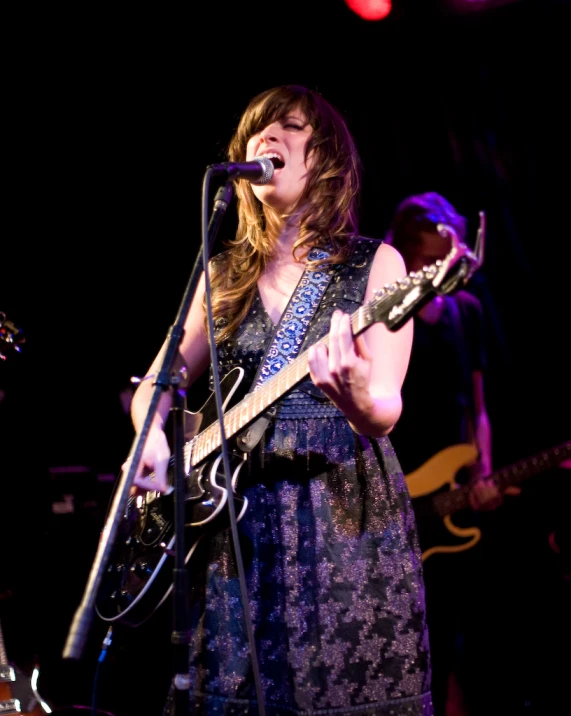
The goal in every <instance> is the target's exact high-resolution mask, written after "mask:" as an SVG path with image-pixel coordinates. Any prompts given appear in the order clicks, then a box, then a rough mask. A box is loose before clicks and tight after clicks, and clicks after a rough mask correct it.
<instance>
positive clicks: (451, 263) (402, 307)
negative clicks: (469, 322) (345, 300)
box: [365, 211, 486, 331]
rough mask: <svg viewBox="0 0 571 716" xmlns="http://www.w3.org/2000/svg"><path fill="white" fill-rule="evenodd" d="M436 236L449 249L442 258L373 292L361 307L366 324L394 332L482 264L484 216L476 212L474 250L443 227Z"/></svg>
mask: <svg viewBox="0 0 571 716" xmlns="http://www.w3.org/2000/svg"><path fill="white" fill-rule="evenodd" d="M437 230H438V233H439V234H440V235H441V236H442V237H444V238H448V239H450V242H451V247H450V250H449V252H448V253H447V254H446V256H445V257H444V258H443V259H439V260H438V261H436V262H435V263H433V264H431V265H430V266H424V267H423V269H422V271H411V272H410V273H409V274H408V275H407V276H404V277H403V278H402V279H400V280H399V281H397V282H396V283H392V284H388V285H386V286H384V287H383V288H382V289H380V290H378V291H375V298H374V299H373V300H372V301H371V302H370V303H369V304H368V305H367V306H366V307H365V308H366V310H367V313H368V319H367V325H370V323H374V322H377V321H381V322H383V323H384V324H385V325H386V326H387V328H388V329H389V330H391V331H396V330H398V329H399V328H400V327H401V326H402V325H403V324H404V323H405V322H406V321H407V320H408V319H409V318H410V316H411V315H412V314H413V313H415V312H416V311H418V310H419V309H420V308H422V306H424V305H425V304H426V303H428V301H430V300H431V299H432V298H433V297H434V296H435V295H436V294H440V295H445V294H449V293H453V292H454V291H456V290H457V289H459V288H460V287H461V286H464V285H465V284H466V283H467V282H468V280H469V279H470V278H471V276H472V275H473V274H474V273H475V272H476V271H477V270H478V269H479V268H480V267H481V266H482V263H483V261H484V240H485V231H486V216H485V214H484V212H483V211H481V212H480V225H479V228H478V233H477V236H476V243H475V248H474V251H472V250H471V249H470V248H469V247H468V246H467V245H466V244H464V243H462V242H461V241H460V239H459V238H458V234H457V233H456V232H455V231H454V229H452V228H451V227H450V226H448V225H446V224H438V225H437Z"/></svg>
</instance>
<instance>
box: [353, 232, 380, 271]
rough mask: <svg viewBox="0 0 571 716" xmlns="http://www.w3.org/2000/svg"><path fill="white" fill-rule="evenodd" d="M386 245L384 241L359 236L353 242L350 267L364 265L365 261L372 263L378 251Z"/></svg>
mask: <svg viewBox="0 0 571 716" xmlns="http://www.w3.org/2000/svg"><path fill="white" fill-rule="evenodd" d="M383 243H384V240H383V239H375V238H373V237H370V236H357V237H355V238H354V239H353V241H352V242H351V253H350V254H349V258H348V261H347V263H349V264H350V265H353V266H355V265H362V263H363V260H367V259H368V260H370V261H372V260H373V259H374V258H375V255H376V253H377V249H378V248H379V247H380V246H381V245H382V244H383Z"/></svg>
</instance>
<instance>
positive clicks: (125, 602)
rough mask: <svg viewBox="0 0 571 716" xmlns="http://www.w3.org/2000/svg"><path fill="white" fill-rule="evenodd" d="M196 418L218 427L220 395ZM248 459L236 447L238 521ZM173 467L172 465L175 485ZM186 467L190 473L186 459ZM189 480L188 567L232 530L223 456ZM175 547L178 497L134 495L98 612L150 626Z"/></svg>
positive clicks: (231, 387) (237, 377) (226, 389)
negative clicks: (212, 539) (205, 540)
mask: <svg viewBox="0 0 571 716" xmlns="http://www.w3.org/2000/svg"><path fill="white" fill-rule="evenodd" d="M243 374H244V373H243V370H242V369H235V370H233V371H231V372H230V373H229V374H228V375H227V376H226V377H225V378H224V380H223V381H222V382H221V392H222V399H223V407H224V408H226V406H227V405H228V404H229V403H230V402H231V401H232V399H233V398H234V396H235V394H236V391H237V389H238V385H239V383H240V381H241V380H242V377H243ZM190 416H191V421H190V422H194V424H195V425H198V424H202V423H203V422H206V423H207V424H212V421H213V420H215V419H216V402H215V399H214V394H212V395H211V396H210V397H209V398H208V400H207V401H206V403H205V404H204V406H203V407H202V409H201V410H200V411H199V412H198V413H191V414H190ZM244 459H245V455H244V454H243V453H238V452H236V451H233V450H231V448H230V469H231V473H232V474H231V485H232V493H233V494H232V497H233V499H234V507H235V513H236V519H237V521H239V520H240V519H241V518H242V517H243V515H244V512H245V511H246V508H247V500H246V498H244V497H242V496H241V495H239V494H238V493H237V492H235V488H236V484H237V481H238V474H239V472H240V468H241V467H242V465H243V464H244ZM173 468H174V463H173V460H171V465H170V468H169V472H170V476H171V484H172V480H173V477H174V476H173V475H172V473H173ZM185 468H188V461H187V460H186V459H185ZM185 475H186V490H185V492H186V499H185V550H186V553H185V564H187V565H188V563H189V561H190V559H191V557H192V555H193V553H194V551H195V549H196V546H197V544H198V541H199V540H200V539H201V538H202V537H203V536H205V535H207V534H209V533H210V534H212V533H213V532H220V531H221V530H224V529H227V528H228V527H230V518H229V515H228V510H227V507H228V491H227V490H226V488H225V487H224V485H225V475H224V464H223V460H222V454H221V453H219V454H217V455H215V456H214V457H213V459H211V460H208V461H205V462H202V463H200V464H199V465H197V466H196V467H195V468H193V469H190V470H188V469H185ZM174 548H175V523H174V492H173V491H171V492H170V493H169V494H161V493H160V492H152V491H150V492H147V493H146V494H145V495H131V496H130V497H129V500H128V503H127V508H126V512H125V515H124V516H123V519H122V521H121V522H120V525H119V534H118V536H117V539H116V540H115V542H114V545H113V548H112V553H111V557H110V560H109V563H108V565H107V569H106V571H105V574H104V577H103V580H102V586H101V588H100V591H99V596H98V600H97V604H96V611H97V613H98V615H99V616H100V617H101V619H103V620H104V621H108V622H114V621H117V620H118V621H120V622H121V623H123V624H126V625H128V626H138V625H140V624H142V623H143V622H144V621H146V620H147V619H148V618H149V617H150V616H151V614H153V613H154V611H156V609H158V607H160V606H161V604H162V603H163V602H164V601H165V600H166V598H167V597H168V596H169V594H170V593H171V591H172V571H173V569H174ZM0 713H1V712H0Z"/></svg>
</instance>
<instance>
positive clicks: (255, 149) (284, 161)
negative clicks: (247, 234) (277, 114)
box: [246, 109, 313, 214]
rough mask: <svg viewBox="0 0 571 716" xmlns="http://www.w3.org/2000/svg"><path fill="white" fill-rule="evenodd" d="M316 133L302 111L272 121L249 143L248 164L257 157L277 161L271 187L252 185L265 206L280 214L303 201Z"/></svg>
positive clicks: (270, 183) (267, 185)
mask: <svg viewBox="0 0 571 716" xmlns="http://www.w3.org/2000/svg"><path fill="white" fill-rule="evenodd" d="M312 132H313V128H312V127H311V125H309V124H307V120H306V118H305V115H304V114H303V113H302V112H301V110H299V109H294V110H292V111H291V112H290V113H289V114H288V115H287V116H286V117H284V118H283V119H280V120H279V121H276V122H272V124H269V125H268V126H267V127H264V129H262V130H261V131H259V132H257V133H256V134H254V135H253V136H252V137H250V139H249V140H248V144H247V146H246V161H251V160H252V159H254V158H255V157H263V156H266V157H269V158H272V159H273V162H274V174H273V176H272V178H271V180H270V181H269V182H268V183H267V184H263V185H261V186H260V185H257V184H252V189H253V191H254V194H255V195H256V197H257V198H258V199H259V200H260V201H261V202H262V204H264V205H266V206H269V207H271V208H272V209H274V210H275V211H277V212H279V213H280V214H285V213H288V212H290V211H291V210H292V209H293V207H294V205H295V203H296V201H297V200H298V199H299V197H300V195H301V193H302V192H303V190H304V188H305V185H306V182H307V172H308V170H309V169H310V168H311V157H309V158H308V162H307V164H306V163H305V147H306V144H307V141H308V139H309V137H310V136H311V134H312Z"/></svg>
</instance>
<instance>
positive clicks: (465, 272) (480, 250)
mask: <svg viewBox="0 0 571 716" xmlns="http://www.w3.org/2000/svg"><path fill="white" fill-rule="evenodd" d="M436 229H437V231H438V233H439V234H440V236H442V237H444V238H448V239H450V240H451V248H450V251H449V252H448V253H447V254H446V256H445V257H444V258H443V259H442V261H437V262H436V264H437V265H438V264H439V271H438V274H437V276H436V278H435V280H434V282H433V284H434V292H435V293H439V294H440V295H444V294H447V293H453V292H454V291H455V290H456V289H458V288H460V286H461V285H462V286H464V285H466V283H467V282H468V280H469V279H470V278H471V276H472V275H473V274H474V273H475V272H476V271H477V270H478V269H479V268H480V267H481V266H482V264H483V263H484V243H485V237H486V215H485V213H484V212H483V211H481V212H480V225H479V227H478V232H477V234H476V243H475V246H474V251H472V250H471V249H470V248H469V247H468V246H466V244H464V243H462V242H461V241H460V239H459V238H458V234H457V233H456V232H455V231H454V229H453V228H452V227H451V226H448V225H447V224H438V225H437V227H436Z"/></svg>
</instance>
